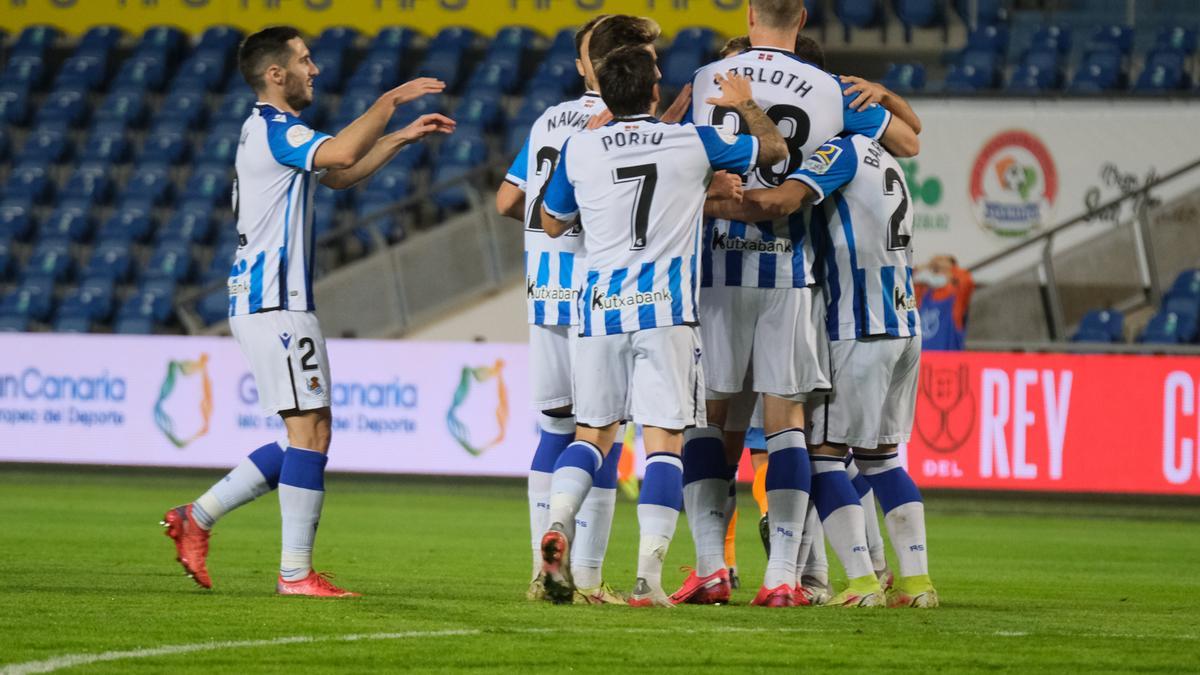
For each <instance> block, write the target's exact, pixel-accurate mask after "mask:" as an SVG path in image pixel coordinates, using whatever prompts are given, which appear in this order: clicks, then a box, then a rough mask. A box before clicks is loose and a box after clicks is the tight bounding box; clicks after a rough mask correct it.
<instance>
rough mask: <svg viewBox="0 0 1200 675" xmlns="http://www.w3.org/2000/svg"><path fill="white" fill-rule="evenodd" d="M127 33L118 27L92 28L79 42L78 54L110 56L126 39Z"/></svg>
mask: <svg viewBox="0 0 1200 675" xmlns="http://www.w3.org/2000/svg"><path fill="white" fill-rule="evenodd" d="M124 35H125V32H124V31H123V30H121V29H120V28H118V27H116V26H92V27H91V28H89V29H88V30H87V32H86V33H84V34H83V37H82V38H80V40H79V46H78V47H77V48H76V50H75V51H76V53H85V54H88V53H102V54H109V53H111V52H112V50H113V49H115V48H116V46H117V43H119V42H120V41H121V38H122V37H124Z"/></svg>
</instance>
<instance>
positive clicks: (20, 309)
mask: <svg viewBox="0 0 1200 675" xmlns="http://www.w3.org/2000/svg"><path fill="white" fill-rule="evenodd" d="M53 310H54V280H53V279H48V278H32V279H26V280H25V281H24V282H23V283H21V285H20V286H18V287H17V288H15V289H14V290H12V291H10V292H9V293H7V294H6V295H5V296H4V298H3V299H2V300H0V316H21V317H25V319H26V320H30V319H32V320H34V321H46V320H47V319H49V318H50V313H51V312H52V311H53Z"/></svg>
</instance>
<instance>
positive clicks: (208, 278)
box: [200, 241, 237, 294]
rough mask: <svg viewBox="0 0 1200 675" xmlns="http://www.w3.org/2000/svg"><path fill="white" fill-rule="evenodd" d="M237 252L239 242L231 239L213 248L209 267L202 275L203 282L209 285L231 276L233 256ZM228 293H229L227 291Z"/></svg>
mask: <svg viewBox="0 0 1200 675" xmlns="http://www.w3.org/2000/svg"><path fill="white" fill-rule="evenodd" d="M236 254H237V242H236V241H231V242H227V243H224V244H221V245H219V246H217V247H216V248H215V249H213V255H212V258H210V259H209V261H208V267H207V268H205V270H204V273H203V274H202V275H201V277H200V281H201V283H203V284H205V285H207V284H212V283H215V282H218V281H223V280H225V279H228V278H229V269H230V267H232V266H233V257H234V256H235V255H236ZM226 294H228V293H226Z"/></svg>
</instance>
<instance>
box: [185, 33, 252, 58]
mask: <svg viewBox="0 0 1200 675" xmlns="http://www.w3.org/2000/svg"><path fill="white" fill-rule="evenodd" d="M243 37H245V36H244V35H243V34H242V31H240V30H238V29H237V28H234V27H233V26H211V27H209V28H207V29H205V31H204V32H203V33H201V34H200V42H199V43H198V44H197V45H196V51H219V52H222V53H224V54H225V55H226V56H228V55H230V54H233V52H234V51H236V50H237V47H238V45H239V44H240V43H241V42H242V38H243Z"/></svg>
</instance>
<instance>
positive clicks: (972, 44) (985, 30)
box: [964, 24, 1008, 55]
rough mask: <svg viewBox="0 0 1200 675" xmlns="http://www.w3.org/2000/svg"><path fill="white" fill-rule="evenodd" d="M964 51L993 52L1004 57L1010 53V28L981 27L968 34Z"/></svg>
mask: <svg viewBox="0 0 1200 675" xmlns="http://www.w3.org/2000/svg"><path fill="white" fill-rule="evenodd" d="M964 51H981V52H992V53H994V54H999V55H1003V54H1004V53H1005V52H1007V51H1008V27H1007V26H1004V25H998V24H988V25H986V26H980V27H979V28H976V29H975V30H973V31H971V32H970V33H968V34H967V46H966V48H965V49H964Z"/></svg>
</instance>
